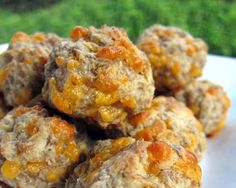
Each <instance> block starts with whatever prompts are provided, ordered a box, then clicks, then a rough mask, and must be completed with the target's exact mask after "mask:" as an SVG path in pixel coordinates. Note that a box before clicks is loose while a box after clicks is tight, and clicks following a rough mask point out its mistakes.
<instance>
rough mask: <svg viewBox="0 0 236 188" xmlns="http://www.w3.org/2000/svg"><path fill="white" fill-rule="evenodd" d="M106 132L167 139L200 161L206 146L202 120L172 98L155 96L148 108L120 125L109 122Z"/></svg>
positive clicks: (109, 134) (149, 139)
mask: <svg viewBox="0 0 236 188" xmlns="http://www.w3.org/2000/svg"><path fill="white" fill-rule="evenodd" d="M106 133H107V136H108V137H113V136H115V137H116V136H120V135H125V136H132V137H134V138H136V139H144V140H146V141H154V140H165V141H166V140H167V141H170V142H172V143H174V144H180V145H182V146H183V147H184V148H186V149H188V150H190V151H191V152H193V153H194V154H195V155H196V156H197V158H198V159H199V160H200V159H201V158H202V154H203V153H204V151H205V146H206V139H205V134H204V132H203V128H202V125H201V123H200V122H199V121H198V120H197V119H196V118H195V117H194V115H193V113H192V112H191V111H190V110H189V109H188V108H187V107H186V106H185V105H184V104H183V103H181V102H179V101H177V100H176V99H175V98H173V97H164V96H160V97H156V98H155V99H154V100H153V101H152V105H151V106H150V107H149V108H147V109H145V110H144V111H143V112H141V113H138V114H136V115H133V116H129V117H128V118H126V119H125V120H124V121H122V122H121V123H119V124H116V125H114V124H113V125H110V126H109V127H108V129H107V130H106ZM116 134H117V135H116Z"/></svg>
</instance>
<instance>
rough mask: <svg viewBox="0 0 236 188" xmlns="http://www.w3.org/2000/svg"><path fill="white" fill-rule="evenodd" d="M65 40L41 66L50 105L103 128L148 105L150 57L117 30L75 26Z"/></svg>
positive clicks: (152, 87) (150, 98) (151, 93)
mask: <svg viewBox="0 0 236 188" xmlns="http://www.w3.org/2000/svg"><path fill="white" fill-rule="evenodd" d="M71 39H72V41H64V42H62V43H60V44H59V45H57V46H56V47H55V48H54V50H53V52H52V54H51V56H50V59H49V62H48V63H47V64H46V66H45V76H46V82H45V85H44V88H43V97H44V99H45V100H46V101H48V103H49V104H50V106H52V107H54V108H56V109H58V110H59V111H61V112H63V113H65V114H68V115H69V116H72V117H81V118H85V117H87V118H90V119H93V120H95V121H97V122H98V124H99V125H100V126H101V127H103V128H104V127H106V126H107V125H108V124H110V123H117V122H120V121H121V120H123V119H124V118H125V117H126V115H127V113H137V112H140V111H141V110H143V109H144V108H146V107H147V106H149V105H150V104H151V100H152V98H153V94H154V83H153V77H152V70H151V65H150V62H149V61H148V59H147V57H146V56H145V54H144V53H143V52H141V51H140V50H138V49H137V48H136V47H135V45H133V44H132V42H131V41H130V40H129V38H128V36H127V34H126V33H125V32H124V31H123V30H121V29H118V28H116V27H109V26H103V27H101V28H100V29H96V28H95V27H92V26H91V27H88V28H84V27H75V28H74V29H73V30H72V34H71Z"/></svg>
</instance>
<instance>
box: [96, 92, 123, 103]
mask: <svg viewBox="0 0 236 188" xmlns="http://www.w3.org/2000/svg"><path fill="white" fill-rule="evenodd" d="M95 95H96V99H95V103H96V104H97V105H99V106H102V105H112V104H114V103H116V102H117V101H119V99H120V97H119V93H118V92H113V93H111V94H110V93H104V92H101V91H96V94H95Z"/></svg>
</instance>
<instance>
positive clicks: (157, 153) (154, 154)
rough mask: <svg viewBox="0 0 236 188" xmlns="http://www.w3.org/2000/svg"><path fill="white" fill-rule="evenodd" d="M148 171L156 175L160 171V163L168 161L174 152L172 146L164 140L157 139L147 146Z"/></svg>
mask: <svg viewBox="0 0 236 188" xmlns="http://www.w3.org/2000/svg"><path fill="white" fill-rule="evenodd" d="M147 151H148V159H149V165H148V169H147V170H148V172H149V173H151V174H154V175H155V176H157V175H158V174H159V172H160V166H159V165H160V163H162V162H164V161H168V160H170V159H171V157H172V156H173V154H174V151H173V150H172V148H171V147H170V146H169V145H168V144H166V143H165V142H162V141H158V142H153V143H151V144H150V145H149V146H148V148H147Z"/></svg>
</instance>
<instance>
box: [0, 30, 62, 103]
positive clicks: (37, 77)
mask: <svg viewBox="0 0 236 188" xmlns="http://www.w3.org/2000/svg"><path fill="white" fill-rule="evenodd" d="M60 40H61V39H60V38H59V37H58V36H56V35H54V34H44V33H35V34H33V35H27V34H26V33H23V32H17V33H15V34H14V35H13V37H12V38H11V41H10V43H9V47H8V49H7V50H6V51H5V52H4V53H2V54H1V55H0V92H2V93H3V95H4V99H5V101H6V104H7V105H8V106H13V107H16V106H18V105H20V104H25V103H27V102H28V101H29V100H30V99H32V98H33V97H35V96H36V95H38V94H39V93H40V92H41V89H42V86H43V80H44V76H43V72H44V64H45V63H46V62H47V60H48V57H49V53H50V52H51V50H52V48H53V45H55V43H57V42H58V41H60Z"/></svg>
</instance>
